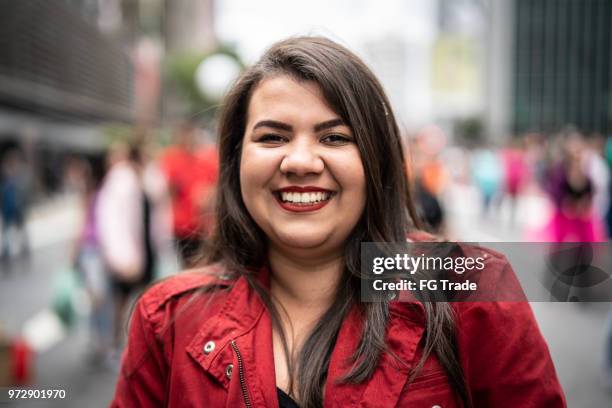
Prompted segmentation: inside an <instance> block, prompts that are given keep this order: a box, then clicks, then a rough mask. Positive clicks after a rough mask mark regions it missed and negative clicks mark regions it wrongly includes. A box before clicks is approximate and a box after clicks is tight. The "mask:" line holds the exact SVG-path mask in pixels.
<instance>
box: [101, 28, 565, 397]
mask: <svg viewBox="0 0 612 408" xmlns="http://www.w3.org/2000/svg"><path fill="white" fill-rule="evenodd" d="M219 135H220V142H219V157H220V169H221V172H220V175H219V184H218V200H217V207H216V219H217V226H216V229H215V234H214V237H213V240H212V244H211V245H212V246H211V248H210V253H209V258H208V261H209V264H208V266H204V267H202V268H200V269H196V270H192V271H188V272H186V273H181V274H179V275H177V276H175V277H172V278H170V279H167V280H165V281H163V282H161V283H159V284H157V285H155V286H154V287H153V288H151V289H150V290H149V291H148V292H147V293H146V294H145V295H144V296H142V297H141V299H140V300H139V302H138V305H137V306H136V308H135V311H134V314H133V318H132V323H131V328H130V334H129V342H128V347H127V350H126V353H125V354H124V358H123V361H122V367H121V373H120V375H119V380H118V383H117V389H116V393H115V396H114V399H113V401H112V403H111V406H112V407H133V406H138V407H154V406H169V407H183V406H192V407H227V406H230V407H240V406H246V407H279V406H281V407H288V406H302V407H321V406H326V407H345V406H357V405H359V406H364V407H395V406H409V407H445V408H447V407H462V406H463V407H513V408H514V407H564V406H565V405H566V403H565V398H564V395H563V392H562V390H561V387H560V385H559V382H558V380H557V376H556V373H555V369H554V366H553V363H552V361H551V358H550V355H549V352H548V348H547V346H546V344H545V342H544V340H543V338H542V336H541V334H540V332H539V329H538V327H537V324H536V322H535V319H534V317H533V314H532V312H531V310H530V307H529V304H528V303H527V302H485V303H482V302H472V303H456V304H452V305H451V304H450V303H442V302H441V303H431V302H419V301H416V300H412V301H400V300H397V299H396V300H391V299H386V298H385V299H383V300H381V301H378V302H362V301H360V299H361V283H362V278H361V270H360V262H361V261H360V259H361V258H360V251H361V244H362V242H372V241H374V242H402V241H405V240H406V237H407V236H408V237H409V238H410V239H412V240H415V239H416V240H422V239H428V238H427V237H429V236H426V235H423V234H422V233H419V232H418V231H417V226H418V220H417V218H416V215H415V210H414V206H413V203H412V197H411V194H410V189H409V186H408V181H407V179H406V177H405V165H406V162H405V159H404V156H403V152H402V144H401V140H400V135H399V130H398V126H397V124H396V122H395V119H394V115H393V112H392V110H391V107H390V104H389V101H388V99H387V97H386V96H385V94H384V92H383V90H382V87H381V86H380V84H379V82H378V80H377V79H376V78H375V77H374V76H373V74H372V73H371V71H370V70H369V69H368V68H367V67H366V66H365V65H364V64H363V62H362V61H361V60H359V58H358V57H356V56H355V55H354V54H352V53H351V52H350V51H348V50H347V49H346V48H344V47H342V46H340V45H338V44H336V43H334V42H332V41H330V40H328V39H325V38H320V37H299V38H292V39H288V40H285V41H281V42H279V43H277V44H275V45H273V46H272V47H271V48H270V49H269V50H268V51H267V52H266V53H265V54H264V56H263V57H262V58H261V59H260V61H259V62H257V63H256V64H255V65H253V66H252V67H250V68H249V69H247V70H246V71H245V72H244V73H243V75H242V76H241V77H240V78H239V80H238V81H237V82H236V83H235V84H234V86H233V88H232V89H231V90H230V91H229V94H228V96H227V98H226V100H225V103H224V104H223V109H222V113H221V117H220V124H219ZM485 270H486V273H487V277H488V278H489V279H491V280H492V281H502V282H503V281H506V280H513V279H515V278H514V276H513V272H512V269H511V268H510V266H509V264H508V262H507V260H506V259H505V258H504V257H503V256H502V255H501V254H497V253H495V252H493V251H487V256H486V262H485ZM400 298H401V297H400ZM402 300H405V299H402Z"/></svg>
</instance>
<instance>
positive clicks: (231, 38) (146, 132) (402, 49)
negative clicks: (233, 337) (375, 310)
mask: <svg viewBox="0 0 612 408" xmlns="http://www.w3.org/2000/svg"><path fill="white" fill-rule="evenodd" d="M0 10H1V12H0V389H2V390H4V389H6V387H9V386H16V385H19V384H22V385H24V386H25V387H32V388H36V389H62V390H65V391H66V399H65V400H58V401H49V400H42V401H41V402H37V401H35V400H24V401H19V402H15V403H8V402H6V403H5V401H3V400H2V399H1V398H0V408H2V407H4V406H7V407H9V406H10V407H30V406H39V407H68V408H70V407H79V408H80V407H104V406H107V405H108V403H109V401H110V399H111V398H112V396H113V392H114V388H115V383H116V379H117V375H118V370H119V365H120V356H121V351H122V347H123V345H124V342H125V334H126V319H127V316H128V315H129V313H130V310H131V306H132V305H133V300H134V299H135V298H136V297H137V296H138V295H139V294H140V293H141V291H142V290H143V288H146V287H148V286H149V285H151V284H152V283H153V282H154V281H155V280H158V279H160V278H163V277H166V276H168V275H169V274H172V273H175V272H176V271H178V270H180V269H189V268H191V267H193V266H195V265H197V263H198V261H200V260H202V259H203V257H204V256H205V255H207V254H209V253H210V249H211V247H212V248H214V245H212V244H214V240H213V239H211V238H212V237H214V232H215V231H219V229H218V226H219V225H226V224H224V223H225V221H226V220H227V218H223V211H219V212H217V211H218V210H219V209H221V210H224V209H226V206H218V205H217V204H218V203H219V202H220V203H223V201H218V200H217V199H218V198H219V197H225V195H224V194H219V192H218V191H217V189H218V188H221V193H223V190H222V189H223V188H224V186H225V187H227V185H224V184H223V183H218V181H219V177H220V175H224V174H225V175H226V177H227V174H228V172H227V167H225V168H223V166H225V165H227V163H228V161H230V162H232V163H234V162H233V161H232V160H228V158H227V157H225V158H224V157H223V155H220V154H219V153H220V152H219V150H221V153H222V152H224V151H228V152H230V151H231V152H239V153H240V154H242V153H243V152H244V150H243V149H242V144H243V143H244V139H243V141H242V142H237V141H238V139H239V136H238V137H237V138H236V139H233V138H232V139H231V140H233V141H232V143H234V144H235V146H232V150H227V149H225V150H223V149H219V140H220V138H219V136H221V139H223V140H225V139H224V137H226V136H227V135H226V134H225V133H227V132H225V133H224V134H223V135H219V134H218V133H221V132H223V130H222V129H225V127H224V126H223V124H224V121H223V120H220V118H221V119H223V118H224V116H223V115H220V113H223V112H224V109H225V108H227V107H228V106H229V107H232V106H233V105H232V104H231V103H227V102H228V101H230V102H231V99H225V97H226V94H228V90H229V89H230V87H231V85H232V84H233V83H234V81H236V79H238V78H239V77H240V75H241V73H243V72H245V70H246V72H249V71H248V67H249V66H251V65H252V64H254V63H256V61H257V60H258V59H259V57H260V56H261V55H262V53H264V52H265V50H266V49H268V48H269V47H270V46H272V45H273V44H274V43H276V42H278V41H280V40H283V39H287V38H290V37H300V36H306V37H310V36H314V37H325V38H327V39H329V40H331V41H333V42H336V43H337V44H339V45H340V46H344V47H346V48H347V49H349V50H350V51H352V52H354V53H355V55H356V56H357V57H358V58H361V59H363V61H364V63H365V64H366V65H367V66H368V67H369V68H370V69H371V71H372V73H373V75H374V76H375V77H376V78H377V79H378V80H379V82H380V87H382V88H383V89H384V93H385V94H386V97H387V98H388V102H387V99H384V98H383V103H382V105H383V107H384V116H385V118H387V117H389V119H392V120H389V121H388V123H392V122H397V123H394V125H397V129H398V131H399V135H398V138H400V139H401V149H403V153H404V154H403V159H402V160H404V161H403V162H401V166H403V169H404V170H405V174H406V177H407V180H408V182H409V184H410V186H411V189H412V191H413V194H412V195H411V198H410V199H411V200H412V202H411V203H408V204H410V205H411V206H412V205H414V209H415V211H416V212H415V214H416V217H412V216H413V215H414V214H413V213H412V212H411V218H413V219H412V220H411V221H413V222H415V223H417V224H418V221H419V219H420V220H421V221H422V229H423V230H426V231H427V232H429V233H431V234H434V235H436V236H439V237H443V238H448V239H449V240H451V241H460V242H478V243H482V244H485V245H486V243H522V244H523V245H525V246H529V247H532V246H534V247H535V246H537V245H532V244H530V243H550V244H551V245H555V244H556V243H572V244H571V245H573V243H593V242H597V243H599V244H600V245H601V247H602V248H603V247H605V248H609V247H610V245H611V243H612V65H611V64H612V46H611V45H612V14H611V13H610V10H611V8H610V4H609V0H581V1H570V0H564V1H556V0H409V1H397V0H384V1H382V0H381V1H377V2H374V1H369V2H368V1H358V2H357V1H356V2H347V1H345V0H311V1H310V2H301V3H296V2H286V1H282V0H270V1H265V2H250V1H247V0H223V1H221V0H180V1H177V0H77V1H75V0H9V1H5V2H2V5H1V9H0ZM16 22H18V23H16ZM291 48H293V46H292V47H291ZM335 66H336V65H334V67H335ZM260 68H261V69H264V68H262V67H260ZM266 69H267V68H266ZM283 69H284V68H283ZM264 71H265V70H264ZM262 72H263V71H262ZM266 72H267V71H266ZM270 72H271V73H268V74H262V77H261V79H258V80H257V81H255V82H254V84H253V87H254V88H252V89H250V91H249V92H250V93H249V95H250V96H248V97H245V98H244V99H245V100H246V101H247V102H246V105H247V106H246V107H244V106H242V105H244V103H242V102H241V103H240V104H239V105H240V109H238V111H241V112H242V111H244V112H245V116H246V118H243V119H244V120H242V119H241V120H237V121H234V120H232V121H231V123H232V126H234V125H233V123H234V122H236V123H238V124H239V125H240V126H242V127H243V128H245V129H243V130H244V134H245V135H246V134H247V132H246V127H247V123H248V120H246V119H250V118H248V116H249V115H250V113H249V112H250V111H251V106H250V105H249V104H250V103H251V102H250V100H249V98H251V97H252V95H253V94H254V93H255V92H256V90H255V88H257V87H259V86H261V84H262V83H264V82H265V81H266V80H267V79H268V77H267V76H266V75H270V76H274V75H279V74H278V73H279V72H281V74H282V73H284V71H282V70H281V69H280V68H279V70H278V71H277V70H273V71H270ZM322 72H323V71H322ZM324 72H329V71H324ZM298 76H299V75H298ZM347 76H348V75H347ZM343 77H344V76H343ZM307 78H308V79H310V76H308V77H307ZM258 81H259V82H258ZM307 82H310V81H307ZM238 83H239V84H241V83H242V82H240V81H238ZM347 83H348V82H347ZM355 84H358V82H356V83H355ZM319 85H321V84H319ZM377 86H378V85H377ZM323 88H324V87H323ZM348 88H351V87H347V89H345V90H344V92H346V94H347V95H353V94H355V95H357V94H358V92H357V91H356V90H357V89H358V88H360V87H358V86H356V87H354V88H351V89H348ZM334 89H336V88H334ZM323 94H324V95H326V97H328V96H327V95H328V94H327V93H323ZM229 95H230V96H231V95H233V94H232V93H231V92H230V93H229ZM340 99H342V98H340ZM357 99H358V100H359V101H360V102H359V103H360V104H361V103H362V102H363V104H364V105H368V109H370V108H371V109H373V111H372V112H374V111H377V112H379V113H380V106H381V105H380V103H379V102H380V101H379V100H378V99H376V98H365V97H363V98H357ZM371 99H372V101H371ZM347 100H348V99H347ZM327 102H328V103H329V105H330V106H332V105H334V104H333V103H331V102H332V101H331V100H330V101H327ZM370 105H371V106H370ZM388 105H389V106H388ZM334 106H335V105H334ZM374 108H376V109H378V110H376V109H374ZM283 112H284V110H283ZM335 113H336V114H337V115H338V116H340V119H341V122H343V123H344V124H346V125H347V126H348V127H349V128H350V127H351V126H355V122H353V118H352V116H351V114H350V113H346V112H345V110H344V109H341V108H338V109H337V111H336V112H335ZM300 114H301V111H300ZM373 115H374V114H373ZM376 115H377V114H376ZM304 117H308V115H304ZM381 118H382V116H381ZM377 119H378V118H377ZM368 121H369V119H368ZM385 121H387V119H385ZM242 122H245V123H244V124H242ZM228 123H229V122H228ZM289 129H296V127H295V126H294V127H293V128H292V127H291V126H289ZM313 129H315V131H316V129H317V126H314V127H313ZM220 130H221V132H220ZM276 130H278V129H276ZM276 130H275V131H276ZM231 131H234V132H235V130H231ZM352 131H353V136H355V137H354V138H352V139H351V140H347V145H348V142H351V143H352V142H354V143H355V145H357V146H358V147H359V149H360V152H361V160H362V164H367V162H368V161H369V160H372V163H376V162H378V161H380V160H381V159H384V158H379V157H374V156H376V155H364V154H363V152H364V151H367V150H364V149H365V148H366V147H367V146H368V144H367V143H366V144H363V139H362V138H363V136H359V132H355V129H352ZM287 132H289V131H288V130H287ZM316 132H318V131H316ZM384 134H385V132H382V133H381V135H382V136H384ZM233 136H234V135H232V137H233ZM268 136H270V135H266V138H267V137H268ZM272 136H278V135H276V134H275V135H272ZM329 136H332V134H330V135H329ZM333 136H337V135H335V134H334V135H333ZM357 136H359V137H357ZM367 136H368V137H373V136H374V135H371V134H369V133H367ZM375 136H376V137H378V136H380V135H379V134H378V133H376V135H375ZM316 138H317V139H316V141H317V143H319V142H323V141H324V140H325V139H326V138H323V137H322V136H319V135H317V136H316ZM282 140H283V141H288V142H290V141H291V140H292V139H291V138H290V137H288V138H286V139H282ZM293 140H294V139H293ZM313 140H315V139H313ZM380 140H384V137H381V139H380ZM399 145H400V143H397V144H394V146H396V147H399ZM317 146H320V145H318V144H317ZM338 147H340V146H338ZM339 151H340V150H339ZM399 156H400V155H398V157H399ZM223 160H225V161H223ZM240 160H243V158H242V156H240ZM283 161H284V159H283ZM322 161H323V162H324V160H322ZM270 163H272V161H270ZM399 163H400V162H398V165H397V168H398V169H399V168H400V167H399V166H400V164H399ZM234 164H235V163H234ZM324 164H325V165H324V166H323V170H324V171H329V172H330V173H332V178H334V179H335V180H337V181H339V182H340V181H341V178H337V177H336V176H335V175H334V174H333V173H334V168H333V167H334V166H328V163H324ZM241 165H242V164H241V162H239V166H241ZM282 167H283V166H282V165H281V166H280V168H281V169H282ZM328 167H329V168H328ZM235 168H237V167H234V165H232V166H231V169H235ZM369 168H370V166H364V169H366V170H367V169H369ZM242 170H243V168H241V171H242ZM257 170H259V169H257ZM276 170H280V169H276ZM247 173H248V174H250V173H249V172H247ZM253 173H258V172H253ZM366 173H367V171H366ZM366 175H367V174H366ZM240 177H241V180H240V183H238V184H241V183H243V182H244V180H243V179H242V175H241V176H240ZM398 177H399V176H398ZM367 180H369V179H367ZM390 180H391V179H390ZM392 180H396V178H393V179H392ZM222 181H223V180H222ZM234 181H236V180H232V183H233V182H234ZM339 184H342V183H341V182H340V183H339ZM342 188H343V186H340V190H342ZM241 194H244V192H242V191H241ZM334 196H335V193H334V194H333V195H331V196H328V197H327V199H330V200H331V197H334ZM340 197H342V195H340ZM280 198H282V196H281V197H280ZM243 200H244V197H243ZM300 200H302V198H300V199H299V200H298V201H297V203H300V202H303V201H300ZM310 200H311V201H312V200H314V198H313V199H310ZM390 202H392V201H390ZM227 207H228V208H227V209H228V211H229V210H232V211H234V210H235V209H233V208H231V206H227ZM219 215H220V216H219ZM251 216H252V214H251ZM340 218H341V217H340ZM227 225H230V224H229V223H228V224H227ZM367 225H370V224H367ZM405 228H409V227H408V226H405ZM221 230H222V229H221ZM237 231H240V232H241V233H242V232H243V230H237ZM246 235H249V234H246ZM251 236H254V235H251ZM606 245H607V246H606ZM585 246H588V245H585ZM508 247H509V248H510V247H512V245H509V246H508ZM258 248H259V247H258ZM514 248H521V246H520V245H516V246H514ZM522 248H524V247H522ZM241 249H242V247H241ZM259 249H261V248H259ZM259 249H258V250H257V251H256V252H257V253H259V252H262V251H260V250H259ZM207 251H209V252H207ZM247 252H248V251H247ZM502 252H504V251H502ZM516 252H518V253H519V255H520V257H521V258H525V260H526V262H532V259H531V258H530V257H527V256H522V255H523V252H521V251H516ZM213 253H214V251H213ZM504 253H505V254H506V252H504ZM223 256H225V255H223ZM570 257H571V256H570ZM508 258H510V256H509V255H508ZM576 258H578V257H574V260H576ZM547 259H551V258H547ZM581 259H582V258H581ZM581 259H579V260H581ZM591 259H593V258H591ZM591 259H589V265H588V266H589V267H590V266H592V264H591V263H590V260H591ZM606 259H609V258H606ZM512 263H513V264H515V262H514V261H513V262H512ZM579 265H580V266H583V264H579ZM248 266H249V267H250V266H251V265H248ZM555 266H556V265H555ZM573 266H575V264H572V267H573ZM597 266H599V265H597ZM524 269H528V268H524ZM534 269H535V267H534ZM576 269H580V268H576ZM593 269H596V268H593ZM567 270H570V269H567ZM567 270H564V272H566V271H567ZM573 271H575V270H573ZM582 271H583V270H582V269H580V272H579V273H582ZM528 272H531V271H528ZM605 272H606V273H605V274H604V277H605V279H609V278H610V277H611V276H612V274H610V273H609V270H605ZM458 273H462V272H458ZM530 276H532V277H533V276H536V275H535V274H532V275H530ZM574 277H575V275H572V277H571V278H570V281H571V282H570V284H569V285H570V286H571V288H572V289H573V288H576V287H580V286H579V283H576V284H575V285H574V280H573V278H574ZM534 279H535V278H534ZM559 281H561V278H559ZM557 282H558V281H555V282H554V283H555V284H556V283H557ZM563 283H565V282H563ZM597 283H599V282H597ZM536 286H538V289H541V288H540V286H539V284H536ZM586 286H588V285H584V286H582V287H586ZM592 286H594V285H592ZM604 286H605V285H604ZM523 287H525V285H523ZM607 288H609V289H610V290H609V293H607V297H604V298H605V299H607V300H612V286H609V287H607ZM545 289H547V290H548V289H551V287H550V286H547V287H546V288H545ZM525 292H527V291H525ZM567 293H569V290H568V291H567ZM546 295H552V291H548V292H546ZM529 299H530V300H534V299H533V298H532V297H529ZM566 299H571V298H570V297H569V296H568V297H566ZM575 299H576V298H575V297H574V298H573V299H571V300H575ZM581 299H584V298H581ZM531 305H532V308H533V311H534V314H535V316H536V319H537V321H538V323H539V325H540V329H541V331H542V334H543V335H544V337H545V338H546V340H547V342H548V344H549V348H550V352H551V355H552V358H553V361H554V363H555V365H556V368H557V372H558V375H559V378H560V381H561V384H562V386H563V388H564V391H565V394H566V397H567V402H568V406H569V407H578V408H583V407H584V408H590V407H593V408H595V407H597V408H599V407H605V406H608V407H609V406H612V404H611V403H610V401H612V327H610V328H608V329H607V328H606V324H610V323H611V322H612V310H611V309H612V303H607V302H600V303H595V302H576V303H569V302H567V303H562V302H557V303H555V302H532V303H531ZM499 330H500V331H503V330H504V328H503V327H499ZM606 330H607V331H606ZM606 336H608V338H609V341H610V343H609V344H608V350H607V352H608V359H607V366H608V371H609V376H608V377H605V376H604V375H603V373H604V370H603V369H602V368H603V367H604V365H605V363H604V361H605V360H606V359H605V358H604V356H605V355H606V352H605V350H606V348H605V345H604V341H605V338H606ZM484 340H486V339H481V338H475V339H474V341H475V342H476V344H480V342H482V341H484ZM329 344H333V343H329ZM312 361H318V360H316V359H312ZM230 372H231V371H230ZM604 383H607V385H608V391H606V387H605V386H604ZM477 408H479V407H477Z"/></svg>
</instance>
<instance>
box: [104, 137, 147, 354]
mask: <svg viewBox="0 0 612 408" xmlns="http://www.w3.org/2000/svg"><path fill="white" fill-rule="evenodd" d="M145 169H146V162H145V156H144V155H143V151H142V146H141V145H132V146H127V145H125V144H117V145H114V146H113V147H112V148H111V150H110V152H109V170H108V173H107V175H106V177H105V179H104V182H103V184H102V188H101V189H100V193H99V198H98V205H97V208H96V212H97V214H96V216H97V220H98V227H99V228H98V231H99V239H100V247H101V249H102V253H103V256H104V261H105V264H106V266H107V268H108V269H109V271H110V274H111V277H112V287H113V293H114V298H115V319H114V320H115V324H114V332H115V336H114V342H115V347H117V348H119V347H120V346H121V341H122V334H123V333H122V330H121V328H122V327H123V322H124V319H125V314H126V311H127V306H128V304H129V301H130V298H131V297H132V296H133V295H135V294H136V293H137V291H138V290H140V289H142V288H143V287H144V286H146V285H148V284H149V283H151V282H152V280H153V279H154V276H155V268H156V262H157V251H156V245H155V242H156V240H155V238H154V235H155V231H156V228H155V226H154V221H153V220H154V219H156V217H155V215H154V214H155V209H154V201H153V199H152V196H151V195H149V193H148V192H147V191H146V188H145V177H144V174H145Z"/></svg>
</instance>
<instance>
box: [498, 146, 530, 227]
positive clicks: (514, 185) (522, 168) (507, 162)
mask: <svg viewBox="0 0 612 408" xmlns="http://www.w3.org/2000/svg"><path fill="white" fill-rule="evenodd" d="M522 142H523V141H522V140H520V139H512V140H511V141H510V143H509V146H508V147H506V148H505V149H503V150H502V151H501V157H502V163H503V175H504V183H503V185H504V196H505V198H506V199H508V200H509V201H510V222H511V223H512V224H514V221H515V214H516V206H517V202H518V197H519V194H520V193H521V192H522V191H523V188H524V186H525V182H526V180H527V174H528V168H527V162H526V157H525V152H524V150H523V146H522Z"/></svg>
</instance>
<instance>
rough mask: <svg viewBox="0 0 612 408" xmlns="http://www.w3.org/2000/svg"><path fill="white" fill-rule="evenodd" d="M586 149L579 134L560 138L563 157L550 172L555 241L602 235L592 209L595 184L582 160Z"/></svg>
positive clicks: (584, 239) (589, 239) (585, 239)
mask: <svg viewBox="0 0 612 408" xmlns="http://www.w3.org/2000/svg"><path fill="white" fill-rule="evenodd" d="M585 149H586V145H585V141H584V139H583V137H582V135H580V134H579V133H575V132H574V133H571V134H570V135H569V136H567V137H566V138H565V139H564V141H563V157H562V161H561V162H560V163H559V164H557V166H556V168H555V169H554V171H553V173H552V179H551V188H552V189H551V193H552V198H553V201H554V203H555V213H554V215H553V219H552V239H553V240H554V242H596V241H600V240H601V238H602V237H601V235H600V233H601V230H602V229H601V228H597V226H596V223H597V222H598V220H597V217H596V216H595V214H594V211H593V196H594V193H595V188H594V185H593V182H592V180H591V178H590V175H589V173H588V170H587V167H586V164H585V158H586V150H585Z"/></svg>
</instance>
